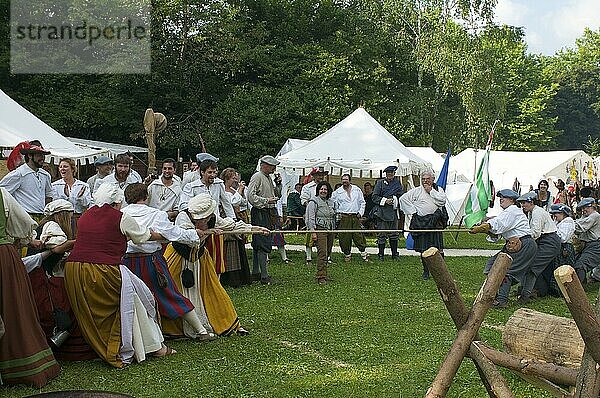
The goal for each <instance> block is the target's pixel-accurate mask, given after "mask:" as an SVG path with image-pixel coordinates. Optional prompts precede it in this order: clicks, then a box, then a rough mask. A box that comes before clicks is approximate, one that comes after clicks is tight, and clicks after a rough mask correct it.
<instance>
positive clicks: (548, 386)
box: [513, 372, 573, 398]
mask: <svg viewBox="0 0 600 398" xmlns="http://www.w3.org/2000/svg"><path fill="white" fill-rule="evenodd" d="M513 373H515V374H516V375H517V376H519V377H521V378H523V380H525V381H527V382H528V383H529V384H531V385H533V386H536V387H537V388H540V389H542V390H546V391H548V392H549V393H550V394H552V396H553V397H556V398H572V397H573V394H571V393H570V392H568V391H567V390H565V389H562V388H560V387H559V386H557V385H556V384H554V383H552V382H550V381H548V380H545V379H542V378H539V377H536V376H532V375H526V374H522V373H519V372H513Z"/></svg>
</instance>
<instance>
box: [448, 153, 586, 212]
mask: <svg viewBox="0 0 600 398" xmlns="http://www.w3.org/2000/svg"><path fill="white" fill-rule="evenodd" d="M484 153H485V150H477V151H476V150H474V149H472V148H468V149H465V150H464V151H462V152H461V153H459V154H458V155H456V156H454V157H453V158H452V159H451V162H454V167H456V168H457V170H460V171H462V173H463V174H465V175H466V176H470V177H471V178H474V176H475V172H476V168H478V167H479V164H480V163H481V159H482V157H483V155H484ZM590 168H592V169H593V168H594V166H593V159H592V157H591V156H589V155H588V154H587V153H585V152H584V151H580V150H579V151H552V152H509V151H491V152H490V160H489V173H490V179H491V180H492V181H493V182H494V187H495V188H496V191H498V190H500V189H505V188H510V189H512V187H513V184H514V182H515V179H518V181H519V183H520V185H521V192H522V193H525V192H527V191H529V186H530V185H531V186H533V187H534V188H537V185H538V182H539V181H540V180H542V179H546V180H548V182H549V183H550V190H551V191H553V194H555V193H556V189H555V187H554V183H555V182H556V181H557V180H558V179H559V178H560V179H562V180H563V181H565V182H567V183H568V182H569V181H570V180H571V176H572V175H573V174H576V176H577V177H576V178H577V179H578V180H580V181H581V180H588V179H589V178H588V177H589V169H590ZM591 172H592V175H594V174H595V170H592V171H591ZM594 178H595V177H594ZM499 212H500V206H499V204H498V201H497V198H496V203H495V204H494V207H493V208H492V209H490V210H489V211H488V215H495V214H498V213H499Z"/></svg>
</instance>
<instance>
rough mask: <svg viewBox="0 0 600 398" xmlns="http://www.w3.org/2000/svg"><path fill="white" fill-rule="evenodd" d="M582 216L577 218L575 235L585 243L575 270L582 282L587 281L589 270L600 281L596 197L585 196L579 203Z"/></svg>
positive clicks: (598, 223)
mask: <svg viewBox="0 0 600 398" xmlns="http://www.w3.org/2000/svg"><path fill="white" fill-rule="evenodd" d="M577 210H580V211H581V214H582V215H583V217H582V218H579V219H577V220H575V237H576V238H577V239H578V240H579V241H580V242H582V243H583V249H582V250H581V251H580V253H579V255H578V256H577V260H576V261H575V265H574V267H573V268H575V271H576V272H577V276H578V277H579V280H580V281H581V283H584V282H585V280H586V279H585V276H586V273H587V272H588V271H590V272H591V274H590V278H591V280H592V281H600V267H599V266H598V263H599V262H600V214H599V213H598V212H597V211H596V206H595V203H594V199H592V198H585V199H581V201H580V202H579V203H578V204H577Z"/></svg>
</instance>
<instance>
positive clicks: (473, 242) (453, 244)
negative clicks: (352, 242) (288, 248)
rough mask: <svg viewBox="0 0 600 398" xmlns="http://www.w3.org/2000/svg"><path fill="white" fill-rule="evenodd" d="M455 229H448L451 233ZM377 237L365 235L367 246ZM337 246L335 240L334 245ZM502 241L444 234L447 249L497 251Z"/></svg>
mask: <svg viewBox="0 0 600 398" xmlns="http://www.w3.org/2000/svg"><path fill="white" fill-rule="evenodd" d="M452 229H455V228H449V231H452ZM305 239H306V235H305V234H286V235H285V241H286V242H287V243H289V244H294V245H303V244H304V240H305ZM376 240H377V237H376V235H375V234H367V246H368V247H377V243H376ZM335 244H337V240H336V243H335ZM503 244H504V241H503V240H501V241H500V243H491V242H488V241H487V240H486V239H485V235H482V234H476V235H471V234H469V233H468V232H444V246H445V247H446V248H448V249H491V250H494V249H498V250H500V248H502V245H503ZM399 246H400V247H401V248H402V247H406V241H405V239H404V237H403V236H402V235H400V241H399Z"/></svg>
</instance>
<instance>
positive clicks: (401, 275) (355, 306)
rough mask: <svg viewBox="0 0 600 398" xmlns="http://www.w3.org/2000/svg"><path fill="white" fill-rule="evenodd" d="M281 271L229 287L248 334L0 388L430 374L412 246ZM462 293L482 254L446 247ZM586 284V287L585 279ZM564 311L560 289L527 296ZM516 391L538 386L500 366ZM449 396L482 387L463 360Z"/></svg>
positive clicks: (296, 258) (187, 390) (400, 379)
mask: <svg viewBox="0 0 600 398" xmlns="http://www.w3.org/2000/svg"><path fill="white" fill-rule="evenodd" d="M273 257H274V259H273V260H272V264H271V274H272V276H273V277H274V278H276V279H277V280H278V281H280V282H281V283H280V284H278V285H273V286H262V285H258V284H255V285H252V286H251V287H245V288H241V289H236V290H229V293H230V295H231V297H232V299H233V301H234V303H235V305H236V308H237V311H238V314H239V316H240V319H241V322H242V325H243V326H244V327H246V328H247V329H249V330H250V331H251V334H250V336H246V337H238V336H233V337H228V338H220V339H218V340H217V341H214V342H210V343H199V342H194V341H190V340H178V341H172V342H169V345H171V346H173V347H174V348H175V349H177V351H178V353H177V354H176V355H174V356H172V357H169V358H163V359H150V360H148V361H145V362H143V363H141V364H134V365H131V366H129V367H127V368H125V369H122V370H117V369H113V368H111V367H109V366H107V365H106V364H104V363H103V362H100V361H92V362H79V363H68V362H64V363H62V373H61V374H60V376H59V377H58V378H57V379H55V380H53V381H52V382H51V383H50V384H49V385H48V386H46V387H45V388H44V389H42V390H36V389H31V388H26V387H2V388H0V397H20V396H27V395H30V394H35V393H40V392H48V391H55V390H71V389H98V390H108V391H115V392H123V393H127V394H131V395H133V396H136V397H174V396H190V397H225V396H232V397H351V396H368V397H419V396H423V395H424V392H425V391H426V389H427V387H428V386H429V384H430V383H431V381H432V380H433V379H434V377H435V375H436V373H437V369H438V366H439V365H440V363H441V361H442V360H443V358H444V356H445V354H446V353H447V351H448V349H449V347H450V345H451V344H452V341H453V339H454V336H455V330H454V326H453V324H452V323H451V321H450V318H449V316H448V314H447V312H446V310H445V308H444V305H443V304H442V301H441V299H440V297H439V295H438V293H437V291H436V288H435V284H434V282H433V281H428V282H425V281H422V280H421V279H420V274H421V266H420V262H419V259H418V258H414V257H411V258H402V259H401V260H400V261H399V262H391V261H385V262H372V263H369V264H364V263H362V262H360V261H359V259H358V258H356V259H354V260H353V261H352V262H350V263H344V262H343V261H342V258H341V255H338V254H334V258H333V260H334V261H335V263H334V264H333V265H331V266H330V275H331V277H332V278H334V282H333V283H331V284H329V285H325V286H319V285H317V284H316V283H315V281H314V269H313V268H310V267H307V266H305V265H304V260H303V254H302V253H296V252H293V253H290V258H291V260H292V261H293V264H291V265H283V264H281V262H279V261H278V256H277V255H276V253H274V254H273ZM447 262H448V266H449V267H450V270H451V272H452V274H453V275H454V277H455V278H456V280H457V281H458V283H459V285H460V288H461V292H462V295H463V298H464V299H465V300H466V301H467V303H469V304H470V303H472V302H473V300H474V299H475V296H476V295H477V292H478V290H479V287H480V285H481V283H482V282H483V279H484V278H483V275H482V272H481V271H482V268H483V265H484V263H485V259H484V258H464V257H455V258H447ZM593 290H594V289H591V290H590V291H589V295H590V298H592V297H595V291H593ZM529 307H531V308H534V309H536V310H540V311H544V312H548V313H552V314H556V315H560V316H569V312H568V309H567V308H566V306H565V304H564V303H563V301H562V300H559V299H555V298H544V299H540V300H537V301H535V302H533V303H532V304H530V305H529ZM515 309H516V307H515V306H512V307H510V308H507V309H505V310H490V312H489V313H488V316H487V318H486V320H485V323H484V326H483V327H482V329H481V336H482V338H483V339H484V340H485V341H487V342H488V343H489V344H491V345H493V346H495V347H497V348H500V347H501V335H500V332H499V331H498V330H496V329H495V328H494V326H501V325H503V324H504V323H505V322H506V320H507V319H508V318H509V316H510V315H511V314H512V312H513V311H514V310H515ZM503 373H504V374H505V375H506V376H507V378H508V381H509V383H510V385H511V387H512V388H513V391H514V393H515V395H516V396H517V397H536V398H537V397H548V396H550V395H548V394H546V393H544V392H542V391H540V390H538V389H535V388H533V387H531V386H529V385H528V384H527V383H525V382H523V381H521V379H519V378H517V377H516V376H513V375H512V374H511V373H510V372H507V371H504V370H503ZM448 396H449V397H477V398H480V397H483V396H487V395H486V393H485V389H484V388H483V386H482V384H481V382H480V380H479V378H478V375H477V372H476V370H475V368H474V367H473V365H472V364H471V363H470V362H469V360H465V361H464V363H463V365H462V366H461V367H460V369H459V372H458V374H457V376H456V377H455V379H454V383H453V385H452V388H451V390H450V392H449V394H448Z"/></svg>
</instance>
